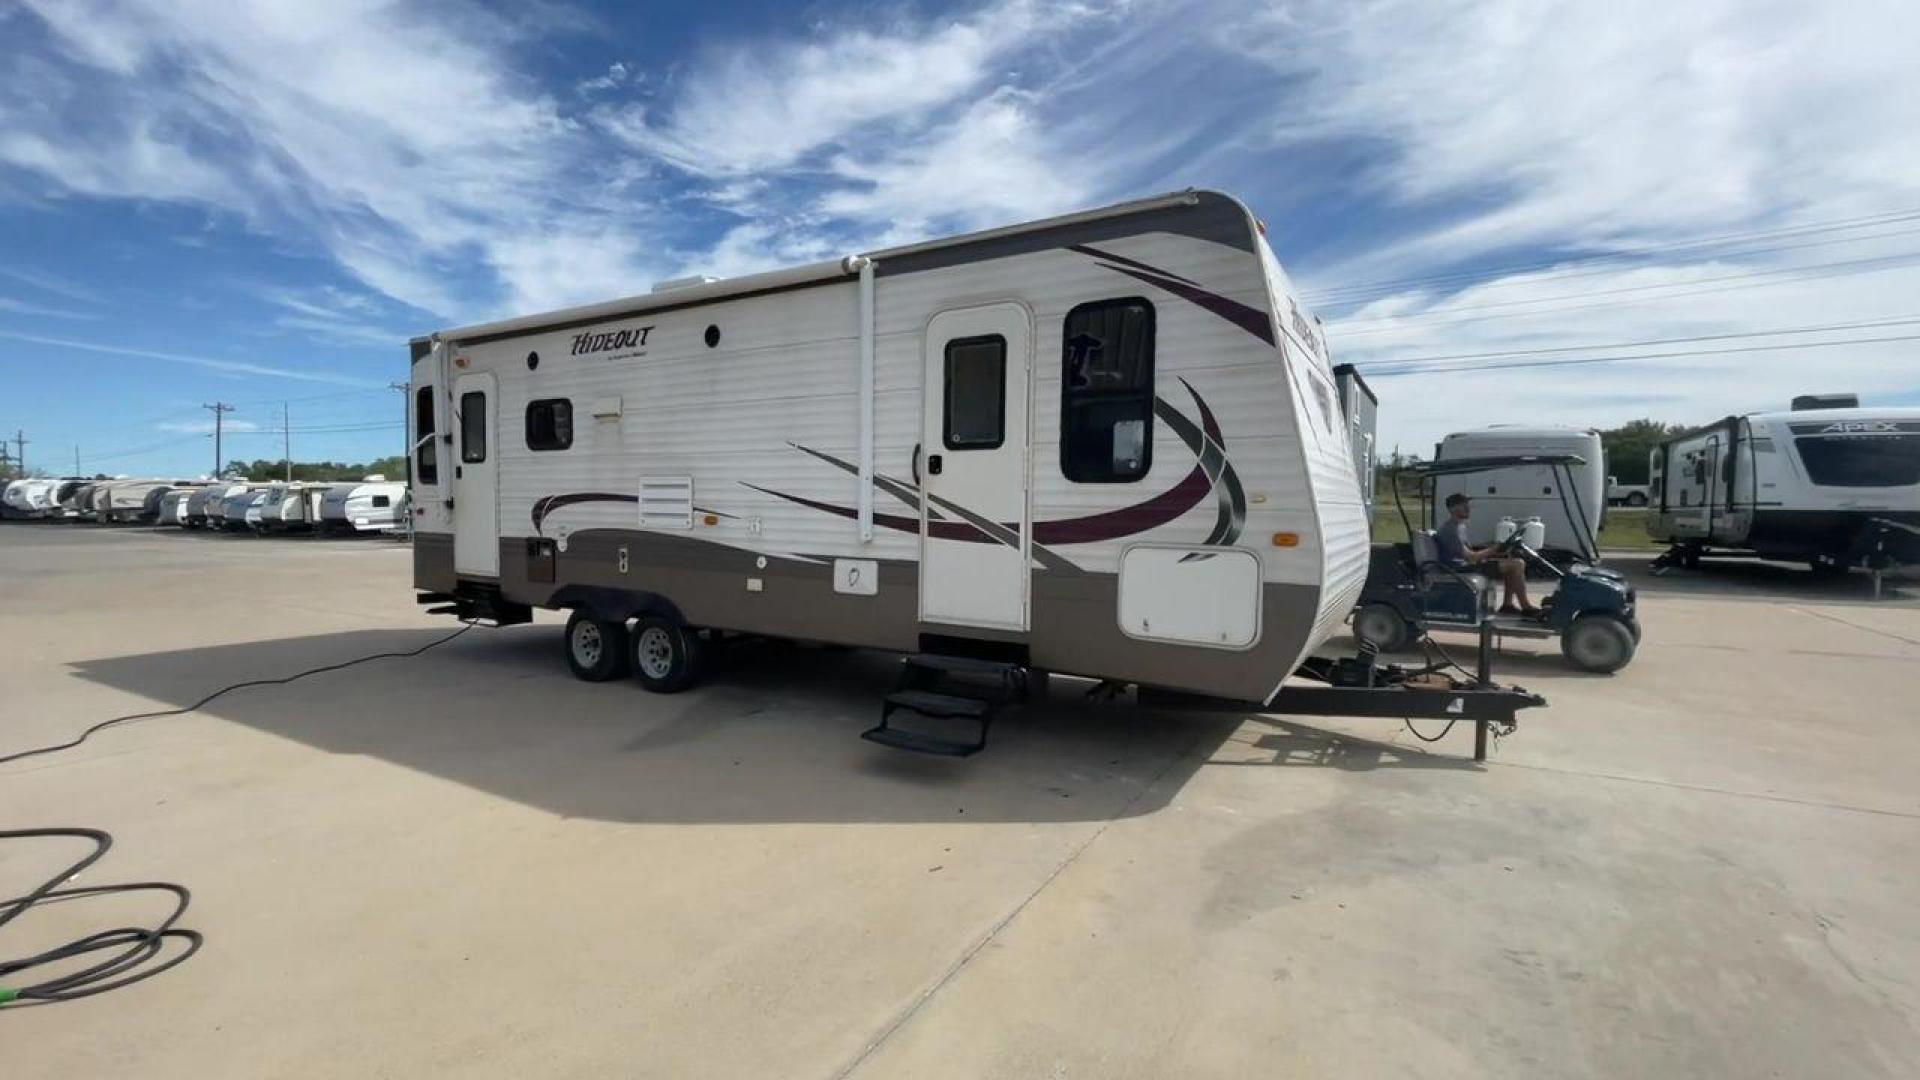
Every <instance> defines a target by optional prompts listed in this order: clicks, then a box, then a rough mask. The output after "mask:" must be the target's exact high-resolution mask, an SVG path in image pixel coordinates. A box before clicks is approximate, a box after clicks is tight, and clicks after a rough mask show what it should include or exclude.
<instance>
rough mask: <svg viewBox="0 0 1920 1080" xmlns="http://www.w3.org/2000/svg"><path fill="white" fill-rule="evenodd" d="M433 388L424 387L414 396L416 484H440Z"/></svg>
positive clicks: (414, 477)
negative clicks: (436, 454) (436, 451)
mask: <svg viewBox="0 0 1920 1080" xmlns="http://www.w3.org/2000/svg"><path fill="white" fill-rule="evenodd" d="M433 435H434V430H433V387H431V386H423V387H421V388H420V389H418V390H416V391H414V394H413V446H414V450H413V479H414V482H415V483H420V484H437V483H439V482H440V463H439V460H438V458H437V457H436V456H435V454H434V450H433V447H434V442H435V440H434V437H433Z"/></svg>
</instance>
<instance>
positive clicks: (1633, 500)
mask: <svg viewBox="0 0 1920 1080" xmlns="http://www.w3.org/2000/svg"><path fill="white" fill-rule="evenodd" d="M1627 505H1628V506H1645V505H1647V497H1646V496H1645V495H1642V494H1640V493H1639V492H1637V491H1636V492H1634V493H1633V494H1631V495H1628V496H1627Z"/></svg>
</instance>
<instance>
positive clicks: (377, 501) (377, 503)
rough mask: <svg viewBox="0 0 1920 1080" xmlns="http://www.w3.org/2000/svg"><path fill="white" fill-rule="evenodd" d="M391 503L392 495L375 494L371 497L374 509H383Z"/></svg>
mask: <svg viewBox="0 0 1920 1080" xmlns="http://www.w3.org/2000/svg"><path fill="white" fill-rule="evenodd" d="M392 505H393V496H391V495H375V496H374V497H373V508H374V509H375V510H385V509H386V508H388V507H390V506H392Z"/></svg>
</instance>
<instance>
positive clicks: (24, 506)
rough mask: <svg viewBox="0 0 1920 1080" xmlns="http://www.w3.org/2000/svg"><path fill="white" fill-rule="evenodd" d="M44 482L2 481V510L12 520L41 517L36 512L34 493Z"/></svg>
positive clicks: (0, 508) (0, 485)
mask: <svg viewBox="0 0 1920 1080" xmlns="http://www.w3.org/2000/svg"><path fill="white" fill-rule="evenodd" d="M41 483H42V481H39V480H8V481H0V489H4V490H0V510H4V512H5V514H6V516H7V517H10V518H31V517H38V516H40V515H39V514H38V513H36V512H35V510H34V506H33V504H34V499H33V492H34V489H35V488H36V487H38V486H39V485H40V484H41Z"/></svg>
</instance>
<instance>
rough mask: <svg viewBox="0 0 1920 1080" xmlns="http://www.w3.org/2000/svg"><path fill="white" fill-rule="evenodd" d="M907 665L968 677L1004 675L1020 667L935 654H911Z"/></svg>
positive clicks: (1003, 662) (995, 661) (993, 661)
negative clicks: (967, 675)
mask: <svg viewBox="0 0 1920 1080" xmlns="http://www.w3.org/2000/svg"><path fill="white" fill-rule="evenodd" d="M907 665H908V666H909V667H917V668H925V669H927V670H928V671H950V672H955V673H964V674H969V675H1006V674H1007V673H1008V672H1012V671H1016V670H1018V669H1019V667H1020V665H1018V664H1009V663H1006V662H1005V661H1001V660H976V659H974V658H973V657H971V656H940V655H938V654H935V653H913V654H912V655H910V656H908V657H907Z"/></svg>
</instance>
